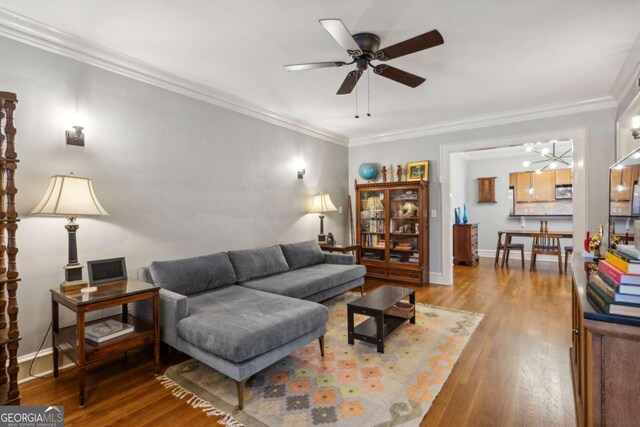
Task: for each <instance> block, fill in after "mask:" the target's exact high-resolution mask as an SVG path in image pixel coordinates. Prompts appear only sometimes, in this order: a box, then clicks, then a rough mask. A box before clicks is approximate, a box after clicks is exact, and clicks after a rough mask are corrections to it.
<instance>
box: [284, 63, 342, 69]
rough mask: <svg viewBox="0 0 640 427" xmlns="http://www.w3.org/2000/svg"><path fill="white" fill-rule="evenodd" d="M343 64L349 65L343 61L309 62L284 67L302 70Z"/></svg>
mask: <svg viewBox="0 0 640 427" xmlns="http://www.w3.org/2000/svg"><path fill="white" fill-rule="evenodd" d="M343 65H347V63H346V62H342V61H333V62H309V63H307V64H291V65H285V66H284V69H285V70H287V71H302V70H313V69H314V68H329V67H342V66H343Z"/></svg>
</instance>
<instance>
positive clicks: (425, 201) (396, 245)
mask: <svg viewBox="0 0 640 427" xmlns="http://www.w3.org/2000/svg"><path fill="white" fill-rule="evenodd" d="M355 189H356V235H357V242H358V243H359V244H360V245H362V250H361V264H363V265H365V266H366V267H367V277H370V278H375V279H388V280H393V281H398V282H407V283H412V284H416V285H420V286H422V285H424V284H426V283H429V183H428V182H426V181H405V182H387V183H374V184H356V186H355Z"/></svg>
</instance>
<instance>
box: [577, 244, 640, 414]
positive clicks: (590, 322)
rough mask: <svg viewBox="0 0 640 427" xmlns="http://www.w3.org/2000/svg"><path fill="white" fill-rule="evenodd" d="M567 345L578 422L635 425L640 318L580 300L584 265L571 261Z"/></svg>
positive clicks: (585, 273) (639, 393)
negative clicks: (611, 312) (600, 309)
mask: <svg viewBox="0 0 640 427" xmlns="http://www.w3.org/2000/svg"><path fill="white" fill-rule="evenodd" d="M572 270H573V273H572V279H573V287H572V289H573V290H572V298H573V301H572V327H571V328H572V329H571V337H572V345H571V349H570V356H571V368H572V371H573V372H572V373H573V386H574V387H573V389H574V395H575V401H576V416H577V424H578V425H579V426H605V425H609V426H637V425H638V421H639V420H640V405H638V399H639V396H640V369H639V368H640V319H638V318H632V317H624V316H614V315H609V314H602V313H600V312H598V311H596V310H595V309H594V308H593V307H592V306H591V305H590V304H589V302H588V301H587V299H586V287H587V281H588V274H589V273H588V270H589V267H588V264H585V262H584V259H583V258H582V256H581V255H579V254H575V255H574V256H573V261H572Z"/></svg>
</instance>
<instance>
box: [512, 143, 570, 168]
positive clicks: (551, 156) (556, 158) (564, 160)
mask: <svg viewBox="0 0 640 427" xmlns="http://www.w3.org/2000/svg"><path fill="white" fill-rule="evenodd" d="M549 142H550V143H551V149H549V147H544V148H543V149H542V150H540V151H538V150H534V149H532V150H529V148H530V147H531V145H528V144H527V145H526V147H525V151H527V152H530V153H536V154H539V155H541V156H542V157H544V159H543V160H538V161H535V162H531V161H528V160H526V161H524V162H522V166H524V167H525V168H528V167H529V166H531V165H535V164H537V163H546V164H545V165H544V166H543V167H542V168H536V171H535V172H536V173H537V174H538V175H540V174H541V173H542V171H544V170H546V169H556V168H558V166H560V165H565V166H568V167H573V160H572V159H571V158H572V157H573V146H572V147H570V148H569V149H568V150H567V151H565V152H564V153H562V154H559V155H558V154H556V143H557V142H558V141H556V140H552V141H549ZM538 144H539V143H538V142H536V145H538Z"/></svg>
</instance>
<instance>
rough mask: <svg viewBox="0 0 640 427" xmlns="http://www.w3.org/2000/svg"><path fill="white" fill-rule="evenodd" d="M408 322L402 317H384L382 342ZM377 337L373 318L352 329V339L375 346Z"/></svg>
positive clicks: (376, 324)
mask: <svg viewBox="0 0 640 427" xmlns="http://www.w3.org/2000/svg"><path fill="white" fill-rule="evenodd" d="M408 320H409V319H405V318H403V317H396V316H387V315H385V316H384V320H383V322H382V323H383V324H382V340H383V341H384V340H385V339H386V338H387V337H389V336H390V335H391V334H393V333H394V332H395V331H397V330H398V328H399V327H400V326H402V324H403V323H404V322H407V321H408ZM377 336H378V323H377V322H376V318H375V317H370V318H368V319H367V320H365V321H364V322H362V323H360V324H359V325H358V326H356V327H355V328H354V329H353V338H354V339H357V340H360V341H364V342H368V343H371V344H376V345H377V344H378V338H377Z"/></svg>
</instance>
